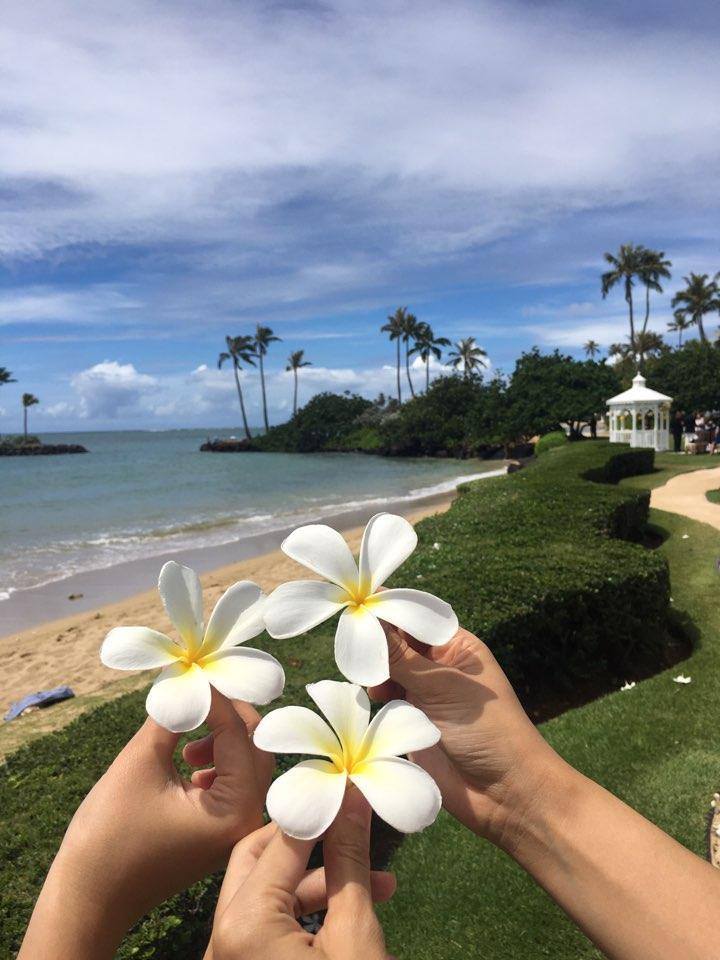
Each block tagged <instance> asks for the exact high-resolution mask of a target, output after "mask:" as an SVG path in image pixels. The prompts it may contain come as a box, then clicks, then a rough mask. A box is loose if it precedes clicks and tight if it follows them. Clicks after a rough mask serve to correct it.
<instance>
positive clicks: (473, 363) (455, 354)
mask: <svg viewBox="0 0 720 960" xmlns="http://www.w3.org/2000/svg"><path fill="white" fill-rule="evenodd" d="M448 356H449V357H450V359H449V360H448V362H447V366H449V367H455V368H457V367H459V366H460V365H462V368H463V380H468V379H469V378H470V377H471V376H474V375H475V373H476V371H477V370H478V369H479V368H480V367H486V366H487V365H488V362H487V359H486V358H487V351H486V350H483V348H482V347H479V346H478V345H477V344H476V343H475V337H466V338H465V339H464V340H458V342H457V343H456V344H455V349H454V350H451V351H450V353H449V354H448Z"/></svg>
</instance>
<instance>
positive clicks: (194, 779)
mask: <svg viewBox="0 0 720 960" xmlns="http://www.w3.org/2000/svg"><path fill="white" fill-rule="evenodd" d="M216 778H217V772H216V770H215V767H208V768H207V769H206V770H194V771H193V773H192V775H191V776H190V782H191V783H192V785H193V786H194V787H200V789H201V790H209V789H210V787H211V786H212V785H213V784H214V783H215V780H216Z"/></svg>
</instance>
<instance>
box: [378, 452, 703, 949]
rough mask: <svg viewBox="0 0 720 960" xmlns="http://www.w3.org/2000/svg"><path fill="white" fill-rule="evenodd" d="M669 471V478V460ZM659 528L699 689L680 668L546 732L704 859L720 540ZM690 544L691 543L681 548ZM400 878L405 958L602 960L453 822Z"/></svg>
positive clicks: (404, 852)
mask: <svg viewBox="0 0 720 960" xmlns="http://www.w3.org/2000/svg"><path fill="white" fill-rule="evenodd" d="M678 459H680V458H678ZM687 460H690V458H689V457H688V458H687ZM693 460H694V458H693ZM682 463H683V465H684V464H685V463H686V460H685V459H683V461H682ZM695 463H697V461H695ZM660 466H661V467H664V466H665V465H664V464H663V463H662V460H661V464H660ZM674 466H675V464H672V467H674ZM678 472H679V471H678ZM656 479H657V474H655V475H651V476H650V477H635V478H632V479H631V480H630V481H626V482H629V483H632V485H633V486H635V487H640V486H643V485H648V486H654V485H656V484H655V483H654V481H655V480H656ZM652 519H653V521H654V523H655V524H656V525H657V526H658V527H660V528H662V529H663V530H664V532H665V533H666V534H667V536H668V539H667V540H666V541H665V543H664V544H663V546H662V547H661V549H662V550H663V552H664V553H665V555H666V556H667V558H668V560H669V562H670V565H671V578H672V590H673V600H674V606H675V608H676V609H677V610H680V611H685V612H687V613H688V614H691V615H692V617H693V620H694V621H695V624H696V626H697V628H698V631H699V638H698V643H697V646H696V649H695V652H694V653H693V655H692V657H691V658H690V659H689V660H687V661H686V662H685V663H684V664H682V670H683V672H685V673H686V674H689V675H690V676H692V680H693V682H692V683H691V684H689V685H687V686H682V685H678V684H675V683H673V682H672V677H673V676H674V675H675V673H676V672H677V668H676V670H674V671H669V672H665V673H662V674H659V675H658V676H656V677H654V678H652V679H650V680H647V681H644V682H642V683H639V684H638V685H637V686H636V687H635V688H634V689H633V690H630V691H628V692H617V693H614V694H611V695H609V696H607V697H604V698H603V699H601V700H598V701H595V702H594V703H591V704H589V705H587V706H585V707H582V708H580V709H577V710H572V711H570V712H568V713H566V714H564V715H563V716H561V717H558V718H557V719H556V720H553V721H551V722H549V723H547V724H545V725H544V727H543V733H544V735H545V736H546V737H547V738H548V740H549V741H550V742H551V743H552V744H553V745H554V746H555V747H556V748H557V749H558V750H559V752H560V753H561V754H562V755H563V756H564V757H566V758H567V759H568V760H569V761H570V762H571V763H572V764H573V765H574V766H576V767H577V768H578V769H580V770H582V771H583V772H584V773H586V774H588V775H589V776H591V777H593V778H594V779H595V780H597V781H598V782H600V783H602V784H603V785H605V786H606V787H608V788H609V789H610V790H612V791H613V792H614V793H616V794H617V795H618V796H620V797H622V798H623V799H624V800H626V801H627V802H628V803H630V804H631V805H632V806H634V807H635V808H636V809H638V810H640V811H641V812H642V813H643V814H645V815H646V816H647V817H649V818H650V819H651V820H653V821H654V822H655V823H657V824H658V825H659V826H661V827H662V828H663V829H664V830H666V831H667V832H668V833H670V834H672V835H673V836H674V837H676V838H677V839H678V840H679V841H680V842H681V843H683V844H685V845H686V846H687V847H689V848H690V849H691V850H694V851H695V852H696V853H698V854H701V855H704V852H705V839H704V818H705V815H706V812H707V810H708V802H709V799H710V797H711V796H712V793H713V791H714V790H716V789H718V787H720V754H719V753H718V750H717V746H716V740H717V729H716V727H717V725H716V701H717V689H718V686H719V685H720V639H718V637H719V636H720V610H719V609H718V605H717V602H716V597H717V576H718V575H717V573H716V571H715V559H716V557H717V556H718V553H719V552H720V534H718V533H717V531H715V530H713V529H712V528H710V527H708V526H706V525H704V524H698V523H694V522H692V521H688V520H684V519H682V518H680V517H676V516H674V515H672V514H668V513H661V512H659V511H653V514H652ZM685 532H687V533H689V538H688V539H687V540H683V539H682V534H683V533H685ZM629 679H632V678H629ZM588 842H589V843H591V842H592V837H588ZM392 866H393V868H394V869H395V870H396V871H397V874H398V879H399V886H400V891H401V893H400V894H399V895H398V896H397V897H396V898H395V900H394V902H393V903H391V904H389V905H387V906H386V907H384V908H382V918H383V922H384V924H385V927H386V931H387V935H388V941H389V947H390V949H391V950H394V951H396V952H397V953H398V955H400V956H403V957H413V958H415V960H425V958H426V960H440V958H441V960H456V958H457V960H461V958H463V960H464V958H466V957H468V956H472V957H477V958H482V960H500V958H502V960H506V958H507V957H513V960H523V958H527V960H531V958H532V960H536V958H538V957H546V956H547V957H553V958H555V960H565V958H567V960H571V958H572V960H578V958H590V957H600V956H601V954H600V953H599V952H598V951H597V950H596V949H595V948H594V947H593V946H592V945H591V944H590V943H589V942H588V941H587V940H586V939H585V937H584V936H583V935H582V934H581V933H580V932H579V931H577V930H576V929H575V928H574V927H573V926H572V924H571V923H570V922H569V921H568V920H567V919H566V918H565V916H564V915H563V914H562V913H561V912H560V910H558V909H557V907H555V905H554V904H553V903H552V902H551V901H550V900H549V898H548V897H547V896H546V895H545V894H544V893H543V892H542V891H541V890H540V889H539V888H538V887H536V886H535V885H534V883H533V882H532V881H531V880H530V879H529V878H528V877H527V876H526V875H525V874H524V873H523V872H522V871H521V870H520V869H519V868H518V867H517V866H516V865H515V864H514V863H513V862H511V861H510V860H509V859H508V858H507V857H505V856H504V855H503V854H501V853H499V852H498V851H497V850H495V849H494V848H493V847H491V846H490V845H489V844H487V843H484V842H482V841H479V840H477V839H476V838H474V837H471V836H470V835H469V834H467V832H465V831H463V829H462V828H461V827H459V826H457V825H456V824H455V822H454V821H452V820H451V819H450V818H449V817H447V816H443V817H441V819H440V820H439V821H438V823H437V824H436V825H435V826H434V827H433V828H432V829H431V830H428V831H426V832H425V833H424V834H421V835H420V836H417V837H412V838H410V839H409V840H408V841H406V842H405V843H404V844H403V846H402V847H401V848H400V849H399V850H398V852H397V853H396V855H395V857H394V862H393V864H392ZM440 877H441V878H442V881H441V882H440V883H439V882H438V878H440ZM648 881H649V882H652V878H648ZM403 891H404V893H403Z"/></svg>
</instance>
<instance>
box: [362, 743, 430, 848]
mask: <svg viewBox="0 0 720 960" xmlns="http://www.w3.org/2000/svg"><path fill="white" fill-rule="evenodd" d="M350 779H351V780H352V782H353V783H354V784H355V786H356V787H357V788H358V789H359V790H361V791H362V793H363V794H364V795H365V799H366V800H367V801H368V803H369V804H370V806H371V807H372V808H373V810H374V811H375V813H376V814H377V815H378V816H379V817H381V818H382V819H383V820H384V821H385V822H386V823H389V824H390V826H391V827H395V829H396V830H400V831H402V832H403V833H415V832H417V831H418V830H423V829H424V828H425V827H428V826H430V824H431V823H432V822H433V821H434V820H435V818H436V817H437V815H438V812H439V811H440V807H441V806H442V795H441V793H440V791H439V790H438V787H437V784H436V783H435V781H434V780H433V778H432V777H431V776H430V774H429V773H426V772H425V771H424V770H423V769H422V767H418V766H417V764H415V763H410V761H409V760H402V759H400V758H399V757H383V758H381V759H378V760H370V761H368V762H367V763H363V764H360V765H359V766H358V767H356V768H355V770H353V772H352V773H351V774H350Z"/></svg>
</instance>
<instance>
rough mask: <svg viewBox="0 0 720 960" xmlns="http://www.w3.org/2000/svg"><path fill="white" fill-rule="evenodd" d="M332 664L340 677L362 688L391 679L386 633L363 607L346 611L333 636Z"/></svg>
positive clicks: (375, 618) (376, 619)
mask: <svg viewBox="0 0 720 960" xmlns="http://www.w3.org/2000/svg"><path fill="white" fill-rule="evenodd" d="M335 662H336V663H337V665H338V669H339V670H340V673H342V674H343V676H345V677H347V678H348V680H350V681H351V682H352V683H359V684H361V685H362V686H363V687H372V686H376V685H377V684H379V683H384V681H385V680H387V679H388V677H389V676H390V667H389V663H388V648H387V640H386V639H385V632H384V630H383V628H382V626H381V625H380V621H379V620H378V618H377V617H375V616H373V614H372V613H369V612H368V611H367V610H366V609H364V608H363V607H353V608H351V609H349V610H345V611H344V613H343V614H342V616H341V617H340V620H339V622H338V626H337V632H336V633H335Z"/></svg>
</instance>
